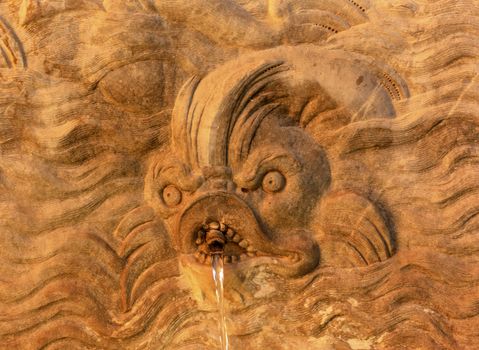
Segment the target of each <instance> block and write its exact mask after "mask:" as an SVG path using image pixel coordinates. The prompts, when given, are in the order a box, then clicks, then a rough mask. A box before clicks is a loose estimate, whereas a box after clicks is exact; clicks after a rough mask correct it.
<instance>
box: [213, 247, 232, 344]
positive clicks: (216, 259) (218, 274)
mask: <svg viewBox="0 0 479 350" xmlns="http://www.w3.org/2000/svg"><path fill="white" fill-rule="evenodd" d="M211 267H212V272H213V280H214V281H215V288H216V302H217V304H218V313H219V327H220V336H221V349H222V350H228V349H229V344H228V333H227V331H226V317H225V309H224V291H223V282H224V271H223V254H213V255H212V262H211Z"/></svg>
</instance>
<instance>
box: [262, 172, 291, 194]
mask: <svg viewBox="0 0 479 350" xmlns="http://www.w3.org/2000/svg"><path fill="white" fill-rule="evenodd" d="M285 184H286V179H285V178H284V176H283V174H281V173H280V172H279V171H276V170H274V171H270V172H268V173H266V175H265V176H264V177H263V183H262V186H263V190H264V191H266V192H269V193H273V192H278V191H281V190H282V189H283V188H284V185H285Z"/></svg>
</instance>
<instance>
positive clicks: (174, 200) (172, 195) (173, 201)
mask: <svg viewBox="0 0 479 350" xmlns="http://www.w3.org/2000/svg"><path fill="white" fill-rule="evenodd" d="M161 196H162V197H163V202H165V204H166V205H167V206H169V207H174V206H175V205H178V204H180V202H181V192H180V190H179V189H178V188H177V187H176V186H174V185H168V186H166V187H165V188H164V189H163V192H162V193H161Z"/></svg>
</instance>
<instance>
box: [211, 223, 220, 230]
mask: <svg viewBox="0 0 479 350" xmlns="http://www.w3.org/2000/svg"><path fill="white" fill-rule="evenodd" d="M219 228H220V224H219V223H218V222H216V221H213V222H210V229H212V230H218V229H219Z"/></svg>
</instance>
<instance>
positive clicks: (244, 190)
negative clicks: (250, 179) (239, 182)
mask: <svg viewBox="0 0 479 350" xmlns="http://www.w3.org/2000/svg"><path fill="white" fill-rule="evenodd" d="M241 192H243V193H248V192H249V191H248V189H247V188H244V187H243V188H241Z"/></svg>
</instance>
